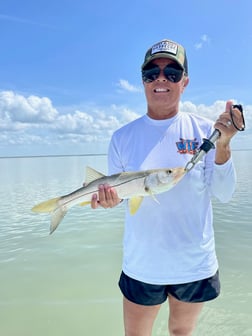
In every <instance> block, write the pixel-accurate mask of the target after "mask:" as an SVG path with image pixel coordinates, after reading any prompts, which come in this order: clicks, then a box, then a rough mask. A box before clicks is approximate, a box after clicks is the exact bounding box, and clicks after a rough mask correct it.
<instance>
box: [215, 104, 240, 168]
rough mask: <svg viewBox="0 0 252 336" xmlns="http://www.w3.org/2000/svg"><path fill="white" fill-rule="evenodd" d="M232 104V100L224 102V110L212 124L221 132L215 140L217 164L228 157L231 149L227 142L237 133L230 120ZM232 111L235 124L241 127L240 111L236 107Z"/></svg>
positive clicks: (223, 161)
mask: <svg viewBox="0 0 252 336" xmlns="http://www.w3.org/2000/svg"><path fill="white" fill-rule="evenodd" d="M232 105H233V102H232V101H231V100H229V101H227V102H226V109H225V112H223V113H222V114H221V115H220V116H219V118H218V119H217V120H216V122H215V125H214V127H215V128H216V129H218V130H219V131H220V132H221V136H220V137H219V139H218V140H217V142H216V156H215V162H216V163H217V164H223V163H225V162H226V161H228V159H229V158H230V156H231V151H230V146H229V144H230V141H231V139H232V137H233V136H234V135H235V134H236V133H237V129H236V128H235V127H234V125H233V123H232V120H231V114H230V109H231V108H232ZM232 111H233V119H234V122H235V124H236V125H238V127H242V124H243V119H242V116H241V112H240V111H239V110H238V109H237V108H233V110H232Z"/></svg>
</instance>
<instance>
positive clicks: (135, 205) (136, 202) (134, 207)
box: [129, 196, 143, 215]
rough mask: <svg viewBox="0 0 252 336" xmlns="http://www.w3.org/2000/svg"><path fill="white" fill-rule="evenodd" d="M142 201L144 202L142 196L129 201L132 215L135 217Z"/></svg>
mask: <svg viewBox="0 0 252 336" xmlns="http://www.w3.org/2000/svg"><path fill="white" fill-rule="evenodd" d="M142 201H143V197H142V196H136V197H132V198H130V199H129V212H130V214H131V215H134V214H135V213H136V212H137V210H138V209H139V207H140V205H141V203H142Z"/></svg>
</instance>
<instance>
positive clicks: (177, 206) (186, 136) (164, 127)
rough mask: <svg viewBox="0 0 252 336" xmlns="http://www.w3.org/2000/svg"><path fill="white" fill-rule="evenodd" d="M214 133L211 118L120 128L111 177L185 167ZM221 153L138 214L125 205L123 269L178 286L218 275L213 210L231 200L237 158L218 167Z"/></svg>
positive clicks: (145, 121) (143, 120) (144, 120)
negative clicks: (214, 201) (215, 201)
mask: <svg viewBox="0 0 252 336" xmlns="http://www.w3.org/2000/svg"><path fill="white" fill-rule="evenodd" d="M212 131H213V123H212V122H211V121H209V120H208V119H205V118H202V117H199V116H196V115H193V114H186V113H178V114H177V115H176V116H175V117H173V118H171V119H166V120H154V119H151V118H149V117H148V116H147V115H144V116H142V117H140V118H139V119H137V120H135V121H133V122H131V123H129V124H127V125H126V126H124V127H122V128H120V129H119V130H117V131H116V132H115V133H114V134H113V136H112V139H111V143H110V148H109V156H108V160H109V173H110V174H114V173H119V172H122V171H138V170H146V169H153V168H165V167H166V168H173V167H185V165H186V163H187V162H188V161H189V160H190V159H191V157H192V155H193V154H194V152H195V150H196V148H198V147H199V146H200V145H201V143H202V139H203V138H207V137H209V136H210V134H211V133H212ZM214 157H215V150H211V151H210V152H209V153H208V154H207V155H205V157H204V158H203V159H202V161H201V162H199V163H197V165H196V166H195V167H194V168H193V169H192V170H191V171H190V172H189V173H187V174H186V175H185V177H184V178H183V179H182V180H181V181H180V182H179V183H178V184H177V185H176V186H175V187H174V188H173V189H171V190H169V191H168V192H164V193H162V194H158V195H156V198H157V199H158V201H159V204H158V203H157V202H156V201H155V200H154V199H153V198H152V197H145V198H144V200H143V202H142V204H141V206H140V208H139V210H138V211H137V213H136V214H135V215H130V214H129V211H128V207H127V204H126V215H125V230H124V248H123V249H124V254H123V255H124V256H123V271H124V273H126V274H127V275H128V276H130V277H132V278H134V279H137V280H140V281H143V282H146V283H151V284H179V283H186V282H191V281H196V280H200V279H204V278H207V277H210V276H212V275H213V274H215V272H216V271H217V269H218V261H217V257H216V253H215V242H214V230H213V218H212V204H211V197H212V196H214V197H216V198H218V199H219V200H220V201H222V202H227V201H228V200H229V199H230V198H231V197H232V194H233V192H234V188H235V182H236V175H235V170H234V167H233V163H232V159H230V160H229V161H228V162H226V163H225V164H223V165H217V164H215V163H214Z"/></svg>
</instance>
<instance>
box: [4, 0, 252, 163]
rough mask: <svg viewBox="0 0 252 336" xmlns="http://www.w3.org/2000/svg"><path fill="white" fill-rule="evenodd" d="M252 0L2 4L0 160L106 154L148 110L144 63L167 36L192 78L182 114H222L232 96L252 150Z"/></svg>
mask: <svg viewBox="0 0 252 336" xmlns="http://www.w3.org/2000/svg"><path fill="white" fill-rule="evenodd" d="M251 12H252V4H251V1H250V0H240V1H238V0H219V1H216V0H212V1H203V0H198V1H196V0H192V1H190V0H181V1H169V0H155V1H154V0H152V1H150V0H138V1H135V0H134V1H133V0H128V1H120V0H117V1H115V0H113V1H112V0H107V1H105V0H103V1H102V0H97V1H92V2H91V1H87V0H82V1H80V0H51V1H48V0H43V1H42V0H36V1H32V0H29V1H28V0H22V1H19V0H8V1H1V3H0V41H1V52H0V156H17V155H20V156H23V155H52V154H57V155H61V154H63V155H64V154H86V153H105V152H106V151H107V146H108V142H109V139H110V137H111V134H112V133H113V131H114V130H115V129H117V128H118V127H120V126H122V125H123V124H125V123H127V122H129V121H130V120H133V119H135V118H137V117H138V116H140V115H143V114H145V113H146V104H145V97H144V92H143V89H142V83H141V76H140V67H141V64H142V61H143V57H144V54H145V51H146V50H147V49H148V48H149V47H150V46H151V45H152V44H154V43H155V42H158V41H159V40H161V39H163V38H169V39H172V40H175V41H177V42H180V43H181V44H183V45H184V46H185V48H186V50H187V55H188V59H189V76H190V84H189V86H188V87H187V90H186V92H185V93H184V94H183V96H182V101H181V110H183V111H188V112H195V113H199V114H201V115H204V116H206V117H209V118H211V119H213V120H214V119H216V118H217V116H218V114H220V113H221V112H222V111H223V109H224V106H225V101H226V100H228V99H233V100H234V102H237V103H242V104H243V105H244V108H245V114H246V121H247V130H246V132H244V133H242V134H238V135H237V136H236V138H235V139H234V140H233V141H232V142H233V147H234V148H235V149H238V148H252V143H251V134H252V92H251V87H252V86H251V73H252V61H251V60H252V20H251Z"/></svg>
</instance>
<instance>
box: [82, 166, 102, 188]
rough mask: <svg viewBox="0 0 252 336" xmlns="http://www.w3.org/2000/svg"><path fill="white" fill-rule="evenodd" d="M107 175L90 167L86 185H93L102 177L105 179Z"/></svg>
mask: <svg viewBox="0 0 252 336" xmlns="http://www.w3.org/2000/svg"><path fill="white" fill-rule="evenodd" d="M104 176H105V175H104V174H102V173H100V172H98V171H97V170H95V169H94V168H91V167H89V166H87V167H86V179H85V184H88V183H91V182H93V181H95V180H97V179H99V178H101V177H104Z"/></svg>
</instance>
